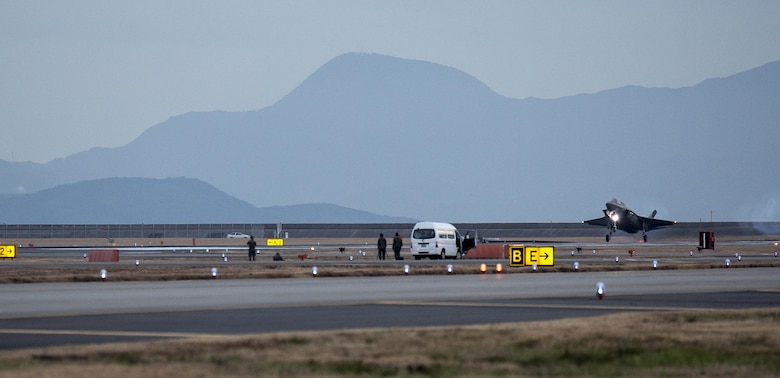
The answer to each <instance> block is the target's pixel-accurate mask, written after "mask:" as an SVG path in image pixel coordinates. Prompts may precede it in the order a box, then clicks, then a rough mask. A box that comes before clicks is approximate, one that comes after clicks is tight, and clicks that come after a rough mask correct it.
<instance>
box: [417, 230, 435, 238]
mask: <svg viewBox="0 0 780 378" xmlns="http://www.w3.org/2000/svg"><path fill="white" fill-rule="evenodd" d="M435 236H436V233H435V232H434V231H433V230H432V229H430V228H418V229H416V230H414V232H413V233H412V237H413V238H415V239H433V238H434V237H435Z"/></svg>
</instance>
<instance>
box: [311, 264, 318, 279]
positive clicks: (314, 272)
mask: <svg viewBox="0 0 780 378" xmlns="http://www.w3.org/2000/svg"><path fill="white" fill-rule="evenodd" d="M311 276H312V277H317V267H316V266H313V267H311Z"/></svg>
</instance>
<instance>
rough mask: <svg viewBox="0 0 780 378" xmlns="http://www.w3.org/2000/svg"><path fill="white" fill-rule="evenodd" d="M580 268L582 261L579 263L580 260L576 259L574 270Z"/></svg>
mask: <svg viewBox="0 0 780 378" xmlns="http://www.w3.org/2000/svg"><path fill="white" fill-rule="evenodd" d="M578 270H580V263H579V262H577V261H575V262H574V271H575V272H576V271H578Z"/></svg>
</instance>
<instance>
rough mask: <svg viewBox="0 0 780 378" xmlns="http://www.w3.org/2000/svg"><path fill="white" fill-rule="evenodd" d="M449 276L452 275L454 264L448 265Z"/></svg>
mask: <svg viewBox="0 0 780 378" xmlns="http://www.w3.org/2000/svg"><path fill="white" fill-rule="evenodd" d="M447 274H452V264H447Z"/></svg>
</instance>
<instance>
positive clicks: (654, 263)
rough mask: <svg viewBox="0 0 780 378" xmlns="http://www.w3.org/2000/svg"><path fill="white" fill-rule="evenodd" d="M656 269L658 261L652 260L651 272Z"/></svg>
mask: <svg viewBox="0 0 780 378" xmlns="http://www.w3.org/2000/svg"><path fill="white" fill-rule="evenodd" d="M656 269H658V261H657V260H653V270H656Z"/></svg>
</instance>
